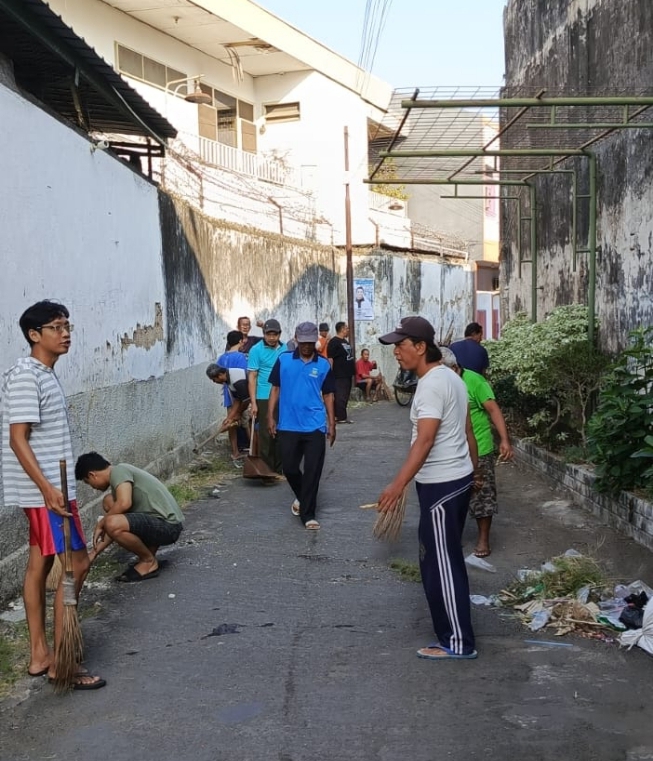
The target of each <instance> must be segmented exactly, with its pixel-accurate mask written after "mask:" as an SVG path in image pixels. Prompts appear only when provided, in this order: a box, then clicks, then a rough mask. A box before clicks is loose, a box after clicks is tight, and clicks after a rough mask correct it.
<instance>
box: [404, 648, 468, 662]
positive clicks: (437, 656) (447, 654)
mask: <svg viewBox="0 0 653 761" xmlns="http://www.w3.org/2000/svg"><path fill="white" fill-rule="evenodd" d="M427 650H435V651H437V652H435V653H427V652H426V651H427ZM417 657H418V658H425V659H426V660H428V661H447V660H451V661H469V660H472V659H473V658H478V653H477V652H476V650H472V652H471V653H463V654H462V655H460V654H458V653H453V652H451V650H450V649H449V648H448V647H444V646H443V645H428V646H427V647H423V648H422V649H421V650H418V651H417Z"/></svg>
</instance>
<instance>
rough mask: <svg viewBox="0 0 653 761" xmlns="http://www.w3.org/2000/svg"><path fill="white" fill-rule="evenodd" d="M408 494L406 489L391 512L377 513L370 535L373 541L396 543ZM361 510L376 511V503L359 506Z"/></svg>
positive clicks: (377, 507) (377, 505) (377, 506)
mask: <svg viewBox="0 0 653 761" xmlns="http://www.w3.org/2000/svg"><path fill="white" fill-rule="evenodd" d="M407 493H408V487H406V488H405V489H404V490H403V491H402V493H401V497H399V500H398V502H397V504H396V506H395V508H394V509H393V510H388V512H386V513H379V516H378V518H377V519H376V522H375V523H374V528H373V529H372V535H373V536H374V538H375V539H379V540H380V541H382V542H396V541H397V539H399V534H401V524H402V523H403V521H404V515H405V514H406V495H407ZM360 507H361V510H372V509H374V510H378V509H379V504H378V502H372V503H371V504H369V505H361V506H360Z"/></svg>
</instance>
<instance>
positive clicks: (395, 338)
mask: <svg viewBox="0 0 653 761" xmlns="http://www.w3.org/2000/svg"><path fill="white" fill-rule="evenodd" d="M379 341H380V342H381V343H383V344H394V347H395V348H394V355H395V358H396V359H397V361H398V362H399V365H400V367H401V369H402V370H412V371H414V372H415V373H416V374H417V377H418V383H417V390H416V392H415V397H414V399H413V404H412V407H411V411H410V418H411V423H412V426H413V432H412V438H411V447H410V451H409V452H408V456H407V458H406V460H405V462H404V464H403V465H402V467H401V468H400V469H399V472H398V473H397V475H396V476H395V478H394V480H393V481H392V483H390V484H389V485H388V486H387V487H386V488H385V490H384V491H383V493H382V494H381V496H380V497H379V500H378V509H379V510H380V511H382V512H389V511H392V510H395V509H397V506H398V505H399V504H400V503H402V502H403V500H402V496H403V494H404V491H405V489H406V488H407V486H408V484H409V483H410V481H411V480H412V479H413V478H415V480H416V486H417V495H418V498H419V504H420V522H419V559H420V571H421V575H422V584H423V586H424V592H425V594H426V599H427V601H428V604H429V608H430V611H431V618H432V619H433V628H434V630H435V634H436V636H437V641H436V642H435V643H433V644H432V645H429V646H427V647H424V648H421V649H420V650H418V651H417V655H418V657H420V658H427V659H429V660H435V661H439V660H448V659H456V660H460V659H470V658H476V657H477V653H476V649H475V641H474V632H473V630H472V622H471V609H470V603H469V581H468V579H467V569H466V567H465V558H464V556H463V551H462V532H463V527H464V525H465V517H466V515H467V510H468V508H469V500H470V496H471V493H472V482H473V478H472V474H473V473H474V470H475V468H476V466H477V459H478V457H477V450H476V441H475V439H474V434H473V432H472V427H471V422H470V418H469V411H468V402H467V389H466V388H465V384H464V383H463V382H462V380H461V379H460V378H459V377H458V376H457V375H456V374H455V373H454V372H452V371H451V370H450V369H449V368H448V367H445V366H444V365H442V364H441V361H440V360H441V359H442V354H441V352H440V349H439V348H438V347H437V346H436V345H435V331H434V329H433V326H432V325H431V324H430V323H429V322H428V321H427V320H425V319H424V318H423V317H404V318H403V319H402V320H401V323H400V324H399V325H398V326H397V328H396V329H395V330H394V331H393V332H392V333H388V334H387V335H385V336H382V337H381V338H379Z"/></svg>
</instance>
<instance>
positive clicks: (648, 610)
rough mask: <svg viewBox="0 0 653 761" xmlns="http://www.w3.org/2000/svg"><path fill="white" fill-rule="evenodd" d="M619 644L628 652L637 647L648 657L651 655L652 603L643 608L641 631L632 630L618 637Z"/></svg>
mask: <svg viewBox="0 0 653 761" xmlns="http://www.w3.org/2000/svg"><path fill="white" fill-rule="evenodd" d="M619 644H621V645H622V646H623V647H627V648H628V649H629V650H630V649H631V648H632V646H633V645H639V647H641V648H642V650H646V652H647V653H648V654H649V655H653V603H651V602H649V603H648V604H647V605H646V607H645V608H644V620H643V621H642V628H641V629H632V630H630V631H626V632H624V633H623V634H622V635H621V637H619Z"/></svg>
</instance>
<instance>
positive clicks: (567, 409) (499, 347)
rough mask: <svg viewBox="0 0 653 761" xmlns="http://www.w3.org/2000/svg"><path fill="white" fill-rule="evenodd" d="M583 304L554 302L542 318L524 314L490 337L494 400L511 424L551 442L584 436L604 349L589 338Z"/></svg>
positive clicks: (558, 443) (579, 439) (552, 444)
mask: <svg viewBox="0 0 653 761" xmlns="http://www.w3.org/2000/svg"><path fill="white" fill-rule="evenodd" d="M587 334H588V313H587V308H586V307H584V306H580V305H574V306H565V307H558V308H557V309H554V310H553V312H551V314H550V315H549V316H548V317H547V318H546V319H545V320H543V321H542V322H538V323H533V322H531V321H530V320H529V318H528V316H527V315H525V314H520V315H517V316H516V317H515V318H514V319H513V320H511V321H510V322H509V323H507V324H506V325H505V326H504V328H503V330H502V333H501V338H500V340H498V341H492V342H488V343H487V344H486V347H487V349H488V353H489V354H490V367H491V380H492V383H493V386H494V389H495V393H496V396H497V401H498V403H499V405H500V406H501V408H502V409H504V413H507V415H508V417H509V419H510V421H511V423H512V427H513V429H515V428H516V429H517V432H518V433H523V434H525V435H530V436H533V437H534V438H535V440H536V441H538V442H539V443H542V444H544V445H546V446H549V447H551V448H554V449H555V448H558V447H559V446H561V445H563V444H564V445H570V444H574V443H577V442H581V443H583V442H584V441H585V431H586V424H587V418H588V410H589V409H590V406H591V403H592V399H593V397H594V395H595V394H596V391H597V390H598V387H599V382H600V378H601V375H602V372H603V371H604V369H605V367H606V366H607V364H608V361H609V360H608V357H607V355H605V354H603V353H602V352H600V351H599V350H598V349H597V348H596V347H594V346H592V345H591V344H590V343H589V341H588V335H587Z"/></svg>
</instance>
